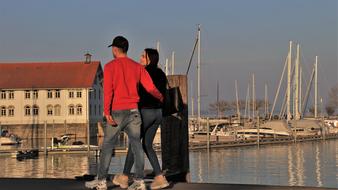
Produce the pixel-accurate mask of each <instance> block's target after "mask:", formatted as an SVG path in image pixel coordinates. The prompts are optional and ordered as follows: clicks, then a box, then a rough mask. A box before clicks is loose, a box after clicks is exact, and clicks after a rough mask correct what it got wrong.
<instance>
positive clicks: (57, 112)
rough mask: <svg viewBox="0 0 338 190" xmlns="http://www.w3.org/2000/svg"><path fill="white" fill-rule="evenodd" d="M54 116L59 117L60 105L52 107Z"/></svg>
mask: <svg viewBox="0 0 338 190" xmlns="http://www.w3.org/2000/svg"><path fill="white" fill-rule="evenodd" d="M54 115H56V116H60V115H61V106H60V105H56V106H54Z"/></svg>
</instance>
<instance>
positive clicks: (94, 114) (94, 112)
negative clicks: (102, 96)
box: [94, 105, 96, 115]
mask: <svg viewBox="0 0 338 190" xmlns="http://www.w3.org/2000/svg"><path fill="white" fill-rule="evenodd" d="M94 115H96V105H94Z"/></svg>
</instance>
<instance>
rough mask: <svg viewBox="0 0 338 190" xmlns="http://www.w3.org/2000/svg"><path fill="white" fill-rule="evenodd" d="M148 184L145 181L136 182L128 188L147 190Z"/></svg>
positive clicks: (131, 189) (129, 189) (130, 189)
mask: <svg viewBox="0 0 338 190" xmlns="http://www.w3.org/2000/svg"><path fill="white" fill-rule="evenodd" d="M146 189H147V188H146V184H144V181H143V180H134V183H133V184H131V185H130V186H129V187H128V190H146Z"/></svg>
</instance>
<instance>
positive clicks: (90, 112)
mask: <svg viewBox="0 0 338 190" xmlns="http://www.w3.org/2000/svg"><path fill="white" fill-rule="evenodd" d="M89 115H92V105H89Z"/></svg>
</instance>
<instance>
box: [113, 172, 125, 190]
mask: <svg viewBox="0 0 338 190" xmlns="http://www.w3.org/2000/svg"><path fill="white" fill-rule="evenodd" d="M113 184H115V185H119V186H120V187H121V188H122V189H126V188H128V176H127V175H124V174H116V175H115V176H114V179H113Z"/></svg>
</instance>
